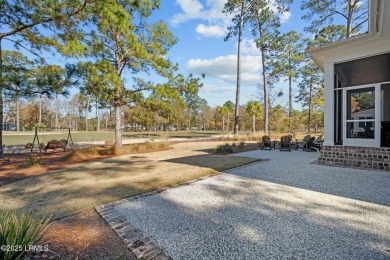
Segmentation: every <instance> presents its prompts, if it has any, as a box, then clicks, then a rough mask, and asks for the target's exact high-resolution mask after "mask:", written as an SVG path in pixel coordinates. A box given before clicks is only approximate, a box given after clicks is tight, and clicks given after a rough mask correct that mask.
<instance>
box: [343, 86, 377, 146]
mask: <svg viewBox="0 0 390 260" xmlns="http://www.w3.org/2000/svg"><path fill="white" fill-rule="evenodd" d="M344 97H345V100H344V108H343V114H344V118H345V119H344V131H343V132H344V140H345V141H344V145H346V146H364V147H379V146H380V86H379V85H367V86H359V87H349V88H345V89H344Z"/></svg>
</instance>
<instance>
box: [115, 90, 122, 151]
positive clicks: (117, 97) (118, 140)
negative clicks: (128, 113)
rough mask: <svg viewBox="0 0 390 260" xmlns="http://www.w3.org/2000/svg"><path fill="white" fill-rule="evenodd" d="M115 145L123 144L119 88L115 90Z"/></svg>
mask: <svg viewBox="0 0 390 260" xmlns="http://www.w3.org/2000/svg"><path fill="white" fill-rule="evenodd" d="M114 109H115V147H119V146H122V132H121V106H120V93H119V90H117V91H116V92H115V103H114Z"/></svg>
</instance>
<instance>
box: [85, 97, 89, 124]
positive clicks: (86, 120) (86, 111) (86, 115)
mask: <svg viewBox="0 0 390 260" xmlns="http://www.w3.org/2000/svg"><path fill="white" fill-rule="evenodd" d="M88 109H89V97H88V101H87V108H86V109H85V131H88Z"/></svg>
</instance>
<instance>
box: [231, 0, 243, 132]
mask: <svg viewBox="0 0 390 260" xmlns="http://www.w3.org/2000/svg"><path fill="white" fill-rule="evenodd" d="M244 8H245V0H241V15H240V28H239V31H238V47H237V88H236V109H235V111H234V134H235V135H237V134H238V128H239V121H240V88H241V86H240V85H241V46H242V30H243V28H244V19H243V17H244V12H245V9H244Z"/></svg>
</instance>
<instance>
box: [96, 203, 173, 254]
mask: <svg viewBox="0 0 390 260" xmlns="http://www.w3.org/2000/svg"><path fill="white" fill-rule="evenodd" d="M127 202H129V201H128V200H127V199H122V200H119V201H116V202H112V203H108V204H104V205H100V206H97V207H95V210H96V212H97V213H98V214H99V215H100V216H101V217H102V218H103V219H104V220H105V221H106V222H107V224H108V225H110V227H111V229H112V230H114V232H115V233H116V234H117V235H118V236H119V237H120V238H121V239H122V241H123V242H124V243H125V244H126V247H127V249H128V250H130V251H131V252H132V253H133V254H134V255H135V256H136V257H137V259H145V260H152V259H154V260H165V259H166V260H172V257H170V256H168V255H167V254H166V253H165V252H164V251H163V250H162V249H161V248H160V247H159V246H158V245H157V243H156V242H154V241H152V239H151V238H150V237H148V236H146V235H145V234H143V233H142V231H141V230H139V229H137V228H136V227H134V226H133V225H132V224H131V223H130V222H129V221H127V219H126V217H125V216H123V215H122V214H121V213H119V211H118V210H117V209H116V208H115V206H118V205H121V204H124V203H127Z"/></svg>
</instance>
